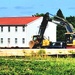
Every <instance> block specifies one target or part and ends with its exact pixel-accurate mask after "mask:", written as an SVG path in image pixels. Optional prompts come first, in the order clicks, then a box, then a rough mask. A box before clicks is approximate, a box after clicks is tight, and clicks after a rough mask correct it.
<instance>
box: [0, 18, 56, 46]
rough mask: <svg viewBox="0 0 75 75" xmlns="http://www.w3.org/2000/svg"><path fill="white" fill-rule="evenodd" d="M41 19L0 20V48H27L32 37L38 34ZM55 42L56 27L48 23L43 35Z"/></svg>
mask: <svg viewBox="0 0 75 75" xmlns="http://www.w3.org/2000/svg"><path fill="white" fill-rule="evenodd" d="M41 22H42V17H3V18H0V47H28V46H29V41H30V40H31V39H32V38H31V37H32V36H33V35H36V34H38V30H39V27H40V24H41ZM44 35H45V36H46V37H49V38H50V40H51V41H53V42H55V41H56V25H55V24H53V23H51V22H49V23H48V26H47V29H46V31H45V34H44Z"/></svg>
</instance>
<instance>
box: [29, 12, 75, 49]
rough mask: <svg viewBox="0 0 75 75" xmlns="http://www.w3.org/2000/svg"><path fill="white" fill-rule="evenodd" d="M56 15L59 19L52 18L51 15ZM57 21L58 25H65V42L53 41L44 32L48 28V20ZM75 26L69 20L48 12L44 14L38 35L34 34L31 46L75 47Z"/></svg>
mask: <svg viewBox="0 0 75 75" xmlns="http://www.w3.org/2000/svg"><path fill="white" fill-rule="evenodd" d="M49 15H51V16H53V17H56V18H58V20H57V19H51V18H50V16H49ZM49 21H50V22H52V23H55V24H57V25H61V26H63V27H65V29H66V31H67V32H66V33H65V41H64V42H61V41H60V42H58V41H57V42H54V43H53V42H51V41H50V40H49V39H46V38H45V37H44V32H45V30H46V27H47V24H48V22H49ZM74 32H75V31H74V27H73V25H72V24H70V23H69V22H68V21H67V20H65V19H63V18H61V17H58V16H56V15H53V14H50V13H49V12H47V13H46V14H44V16H43V20H42V22H41V25H40V28H39V31H38V35H33V38H32V40H31V41H30V42H29V48H30V49H32V48H67V47H74V46H75V33H74Z"/></svg>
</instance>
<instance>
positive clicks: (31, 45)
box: [29, 41, 35, 49]
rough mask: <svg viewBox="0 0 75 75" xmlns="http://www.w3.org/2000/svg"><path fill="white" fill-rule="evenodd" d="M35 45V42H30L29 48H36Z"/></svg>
mask: <svg viewBox="0 0 75 75" xmlns="http://www.w3.org/2000/svg"><path fill="white" fill-rule="evenodd" d="M34 44H35V43H34V41H30V42H29V48H30V49H32V48H33V46H34Z"/></svg>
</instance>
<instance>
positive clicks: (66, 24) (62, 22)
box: [50, 14, 75, 33]
mask: <svg viewBox="0 0 75 75" xmlns="http://www.w3.org/2000/svg"><path fill="white" fill-rule="evenodd" d="M50 15H52V14H50ZM52 16H54V17H56V18H58V20H55V19H54V20H52V22H53V23H55V24H57V25H61V26H63V27H65V29H66V31H67V33H73V32H75V31H74V27H73V25H72V24H71V23H69V22H68V21H67V20H65V19H64V18H61V17H58V16H55V15H52Z"/></svg>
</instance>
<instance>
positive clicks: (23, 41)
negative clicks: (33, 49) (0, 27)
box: [0, 38, 25, 44]
mask: <svg viewBox="0 0 75 75" xmlns="http://www.w3.org/2000/svg"><path fill="white" fill-rule="evenodd" d="M7 41H8V44H10V43H11V39H10V38H8V39H7ZM0 43H1V44H3V38H0ZM17 43H18V38H15V44H17ZM22 43H23V44H24V43H25V38H22Z"/></svg>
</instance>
